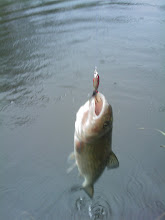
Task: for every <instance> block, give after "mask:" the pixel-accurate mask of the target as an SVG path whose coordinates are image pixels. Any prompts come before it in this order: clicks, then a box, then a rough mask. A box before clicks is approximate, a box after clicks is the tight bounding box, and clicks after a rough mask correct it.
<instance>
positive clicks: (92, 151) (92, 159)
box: [68, 87, 119, 198]
mask: <svg viewBox="0 0 165 220" xmlns="http://www.w3.org/2000/svg"><path fill="white" fill-rule="evenodd" d="M97 88H98V87H97ZM112 129H113V112H112V106H111V105H110V104H109V103H108V102H107V100H106V98H105V96H104V95H103V94H102V93H100V92H94V93H93V95H92V97H91V98H90V99H89V100H88V101H87V102H86V103H85V104H84V105H82V106H81V107H80V109H79V110H78V112H77V114H76V121H75V132H74V152H72V153H71V154H70V156H69V158H70V159H75V164H73V165H72V166H71V167H70V168H69V169H68V172H70V171H71V170H72V169H73V168H74V167H75V166H77V168H78V171H79V174H80V175H81V176H82V177H83V178H84V182H83V184H82V189H83V190H84V191H85V192H86V193H87V194H88V196H89V197H90V198H92V197H93V195H94V183H95V182H96V181H97V180H98V179H99V177H100V176H101V174H102V173H103V171H104V169H105V167H107V168H108V169H113V168H117V167H119V161H118V158H117V156H116V155H115V154H114V152H113V151H112V146H111V145H112Z"/></svg>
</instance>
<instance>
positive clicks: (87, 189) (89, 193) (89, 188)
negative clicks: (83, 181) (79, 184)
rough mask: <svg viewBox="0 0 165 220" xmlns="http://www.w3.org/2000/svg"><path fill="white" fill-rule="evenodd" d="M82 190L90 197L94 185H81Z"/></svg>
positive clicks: (91, 196)
mask: <svg viewBox="0 0 165 220" xmlns="http://www.w3.org/2000/svg"><path fill="white" fill-rule="evenodd" d="M83 190H84V191H85V192H86V193H87V194H88V196H89V197H90V198H91V199H92V198H93V194H94V187H93V185H87V186H85V187H83Z"/></svg>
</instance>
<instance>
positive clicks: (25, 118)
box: [0, 0, 165, 220]
mask: <svg viewBox="0 0 165 220" xmlns="http://www.w3.org/2000/svg"><path fill="white" fill-rule="evenodd" d="M164 27H165V2H164V1H163V0H157V1H156V0H143V1H142V0H127V1H126V0H122V1H118V0H115V1H96V0H93V1H85V0H83V1H55V0H54V1H51V0H48V1H39V0H37V1H32V0H29V1H21V0H15V1H14V0H1V2H0V51H1V55H0V66H1V69H0V179H1V181H0V207H1V208H0V213H1V214H0V215H1V218H2V219H6V220H8V219H14V220H17V219H19V220H20V219H21V220H22V219H138V220H139V219H161V220H162V219H165V188H164V186H165V172H164V167H165V149H164V148H162V147H160V145H165V136H163V135H162V134H161V133H160V132H158V131H157V130H154V129H155V128H156V129H160V130H161V131H163V132H165V86H164V85H165V64H164V60H165V41H164V33H165V32H164ZM95 66H97V69H98V72H99V74H100V79H101V80H100V87H99V90H100V91H101V92H102V93H103V94H104V95H105V96H106V98H107V100H108V101H109V102H110V103H111V105H112V107H113V114H114V128H113V150H114V152H115V154H116V155H117V157H118V159H119V161H120V167H119V168H118V169H116V170H113V171H105V172H104V174H103V175H102V176H101V178H100V179H99V180H98V182H97V183H96V184H95V196H94V199H93V201H91V200H90V199H89V198H88V197H87V196H86V195H85V193H84V192H83V191H76V192H73V191H72V190H71V188H72V187H73V186H74V185H75V184H81V183H82V181H83V180H82V179H80V178H79V177H78V175H77V170H76V169H75V170H74V171H73V172H72V173H71V174H70V175H67V174H66V169H67V156H68V154H69V153H70V152H71V151H72V150H73V134H74V122H75V116H76V112H77V110H78V108H79V107H80V106H81V105H82V104H83V103H84V102H85V101H86V100H87V99H88V98H89V96H90V95H91V93H92V77H93V71H94V68H95ZM138 128H145V129H141V130H139V129H138Z"/></svg>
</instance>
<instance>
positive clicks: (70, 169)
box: [66, 162, 77, 173]
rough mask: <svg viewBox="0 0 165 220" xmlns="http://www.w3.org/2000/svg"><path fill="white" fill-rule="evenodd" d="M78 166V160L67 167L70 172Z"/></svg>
mask: <svg viewBox="0 0 165 220" xmlns="http://www.w3.org/2000/svg"><path fill="white" fill-rule="evenodd" d="M76 166H77V164H76V162H75V163H74V164H72V165H71V166H70V167H69V168H68V169H67V171H66V172H67V173H70V172H71V171H72V170H73V169H74V168H75V167H76Z"/></svg>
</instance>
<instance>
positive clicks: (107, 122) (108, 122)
mask: <svg viewBox="0 0 165 220" xmlns="http://www.w3.org/2000/svg"><path fill="white" fill-rule="evenodd" d="M109 125H110V121H105V122H104V124H103V128H104V129H105V128H107V127H108V126H109Z"/></svg>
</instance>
